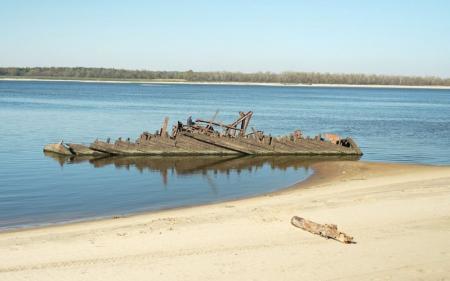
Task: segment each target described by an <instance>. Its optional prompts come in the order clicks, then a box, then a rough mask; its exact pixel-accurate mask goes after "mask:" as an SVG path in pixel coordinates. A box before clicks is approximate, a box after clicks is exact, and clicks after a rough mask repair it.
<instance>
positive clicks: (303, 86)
mask: <svg viewBox="0 0 450 281" xmlns="http://www.w3.org/2000/svg"><path fill="white" fill-rule="evenodd" d="M1 81H24V82H26V81H28V82H33V81H43V82H77V83H105V84H144V85H145V84H148V85H152V84H160V85H218V86H220V85H223V86H266V87H293V88H296V87H297V88H369V89H370V88H374V89H383V88H384V89H433V90H450V86H407V85H356V84H283V83H259V82H194V81H163V80H162V81H149V80H142V81H135V80H95V79H86V80H83V79H48V78H1V77H0V82H1Z"/></svg>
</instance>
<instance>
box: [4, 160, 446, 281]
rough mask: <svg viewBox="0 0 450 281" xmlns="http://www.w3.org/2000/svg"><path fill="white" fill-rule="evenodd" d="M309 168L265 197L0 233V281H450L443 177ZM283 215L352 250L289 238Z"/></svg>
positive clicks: (355, 165)
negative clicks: (327, 226)
mask: <svg viewBox="0 0 450 281" xmlns="http://www.w3.org/2000/svg"><path fill="white" fill-rule="evenodd" d="M314 168H315V170H316V173H315V175H314V176H313V177H312V178H310V179H309V180H308V181H306V182H305V183H302V184H300V185H297V186H294V187H291V188H289V189H286V190H284V191H280V192H277V193H273V194H269V195H265V196H260V197H255V198H250V199H242V200H236V201H230V202H225V203H219V204H213V205H207V206H198V207H192V208H183V209H176V210H170V211H162V212H157V213H149V214H143V215H136V216H132V217H127V218H117V219H107V220H101V221H93V222H83V223H76V224H69V225H63V226H52V227H45V228H39V229H30V230H23V231H15V232H5V233H0V253H1V255H0V280H4V281H5V280H204V279H211V280H372V279H373V280H450V279H449V278H450V167H436V166H422V165H401V164H383V163H368V162H330V163H318V164H314ZM294 215H297V216H301V217H305V218H308V219H311V220H314V221H316V222H320V223H334V224H337V225H338V227H339V229H340V230H342V231H344V232H346V233H348V234H350V235H352V236H354V238H355V241H356V242H357V243H356V244H350V245H346V244H342V243H339V242H336V241H334V240H327V239H324V238H322V237H319V236H316V235H313V234H311V233H308V232H305V231H303V230H300V229H298V228H295V227H293V226H292V225H291V224H290V219H291V217H292V216H294Z"/></svg>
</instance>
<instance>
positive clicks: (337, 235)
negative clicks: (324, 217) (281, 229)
mask: <svg viewBox="0 0 450 281" xmlns="http://www.w3.org/2000/svg"><path fill="white" fill-rule="evenodd" d="M291 224H292V225H294V226H296V227H298V228H301V229H303V230H306V231H309V232H311V233H313V234H317V235H320V236H322V237H325V238H331V239H334V240H337V241H339V242H342V243H347V244H349V243H354V242H353V237H352V236H349V235H347V234H345V233H344V232H340V231H338V229H337V225H335V224H320V223H316V222H313V221H310V220H307V219H304V218H301V217H297V216H293V217H292V219H291Z"/></svg>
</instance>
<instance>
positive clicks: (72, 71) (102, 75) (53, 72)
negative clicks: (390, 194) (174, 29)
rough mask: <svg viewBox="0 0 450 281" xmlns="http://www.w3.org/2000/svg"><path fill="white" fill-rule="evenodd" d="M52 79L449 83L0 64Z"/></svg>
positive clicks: (440, 81) (14, 73)
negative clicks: (10, 65)
mask: <svg viewBox="0 0 450 281" xmlns="http://www.w3.org/2000/svg"><path fill="white" fill-rule="evenodd" d="M1 76H3V77H5V76H6V77H23V78H54V79H114V80H178V81H190V82H254V83H283V84H299V83H301V84H347V85H356V84H360V85H405V86H406V85H408V86H450V78H440V77H433V76H430V77H419V76H395V75H367V74H338V73H317V72H282V73H273V72H257V73H242V72H226V71H224V72H196V71H192V70H189V71H149V70H125V69H114V68H91V67H0V77H1Z"/></svg>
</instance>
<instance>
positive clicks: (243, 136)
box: [44, 111, 362, 156]
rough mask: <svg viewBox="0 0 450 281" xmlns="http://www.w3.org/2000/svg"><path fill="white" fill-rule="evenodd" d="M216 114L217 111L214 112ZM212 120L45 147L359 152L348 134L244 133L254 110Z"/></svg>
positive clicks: (130, 151)
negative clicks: (135, 135)
mask: <svg viewBox="0 0 450 281" xmlns="http://www.w3.org/2000/svg"><path fill="white" fill-rule="evenodd" d="M216 115H217V113H216ZM216 115H215V116H214V117H213V119H212V120H202V119H197V120H196V121H195V122H193V121H192V120H191V118H189V119H188V122H187V124H183V123H181V122H180V121H178V123H177V125H174V126H173V128H172V131H171V133H170V134H169V133H168V131H167V127H168V121H169V119H168V118H167V117H166V118H165V119H164V122H163V126H162V128H161V129H160V130H159V131H157V132H155V133H154V134H151V133H148V132H143V133H142V134H141V135H140V137H139V138H138V139H137V140H135V141H131V140H130V139H127V140H123V139H121V138H119V139H118V140H116V141H115V142H114V143H112V142H110V140H109V139H108V140H106V141H100V140H96V141H94V142H93V143H92V144H90V145H89V146H85V145H81V144H70V143H69V144H65V143H63V142H62V141H61V143H59V144H49V145H46V146H45V148H44V151H48V152H53V153H58V154H64V155H102V154H105V155H128V156H131V155H362V152H361V150H360V149H359V147H358V146H357V144H356V143H355V142H354V141H353V140H352V139H351V138H340V137H339V136H337V135H333V134H321V135H318V136H315V137H313V138H310V137H305V136H303V135H302V133H301V131H300V130H296V131H294V132H293V133H291V134H289V135H286V136H279V137H273V136H271V135H266V134H264V133H263V132H261V131H257V130H255V129H254V128H251V129H252V132H251V133H248V134H247V133H246V131H247V128H248V125H249V122H250V119H251V117H252V115H253V112H251V111H249V112H247V113H243V112H240V114H239V115H240V116H239V118H238V119H237V120H236V121H234V122H233V123H231V124H223V123H221V122H216V121H215V117H216Z"/></svg>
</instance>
